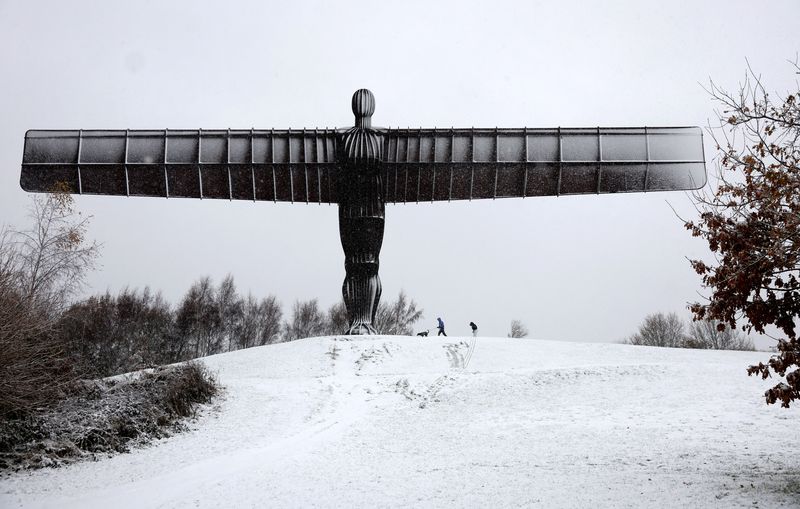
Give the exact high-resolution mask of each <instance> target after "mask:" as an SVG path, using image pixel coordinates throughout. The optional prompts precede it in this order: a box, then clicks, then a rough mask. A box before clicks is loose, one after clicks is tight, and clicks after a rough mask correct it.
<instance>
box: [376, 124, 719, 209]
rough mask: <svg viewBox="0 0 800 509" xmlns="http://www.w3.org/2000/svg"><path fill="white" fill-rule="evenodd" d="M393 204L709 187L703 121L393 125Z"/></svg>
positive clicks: (389, 138) (388, 147)
mask: <svg viewBox="0 0 800 509" xmlns="http://www.w3.org/2000/svg"><path fill="white" fill-rule="evenodd" d="M379 132H382V134H383V141H384V151H383V164H382V167H383V185H384V189H385V192H384V198H385V201H386V202H387V203H408V202H424V201H444V200H448V201H449V200H475V199H482V198H524V197H529V196H552V195H568V194H603V193H630V192H646V191H675V190H689V189H698V188H700V187H703V186H704V185H705V183H706V171H705V163H704V155H703V137H702V131H701V130H700V128H698V127H641V128H635V127H634V128H607V127H597V128H580V129H575V128H559V129H389V130H379Z"/></svg>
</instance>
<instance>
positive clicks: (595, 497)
mask: <svg viewBox="0 0 800 509" xmlns="http://www.w3.org/2000/svg"><path fill="white" fill-rule="evenodd" d="M768 355H769V354H767V353H764V352H720V351H699V350H680V349H659V348H648V347H635V346H627V345H613V344H598V343H586V344H583V343H566V342H554V341H538V340H532V339H507V338H478V339H476V340H474V339H472V338H417V337H414V338H410V337H399V336H380V337H367V338H364V337H338V338H336V337H327V338H310V339H305V340H301V341H296V342H293V343H284V344H279V345H270V346H265V347H260V348H253V349H249V350H241V351H238V352H231V353H227V354H222V355H217V356H213V357H208V358H206V359H205V362H206V364H207V365H208V366H209V367H210V368H211V369H212V370H213V371H215V372H216V373H217V374H218V377H219V379H220V381H221V382H222V384H224V385H225V386H226V387H227V390H226V395H225V398H224V400H222V401H221V402H219V403H218V404H217V405H215V407H214V408H209V409H206V410H205V411H204V412H203V414H202V415H201V416H200V417H199V419H198V420H197V421H195V422H194V423H193V424H192V428H193V429H192V431H190V432H187V433H184V434H181V435H177V436H174V437H171V438H169V439H165V440H161V441H159V442H157V443H155V444H154V445H152V446H149V447H146V448H143V449H139V450H136V451H134V452H133V453H130V454H123V455H119V456H115V457H110V458H104V459H102V460H100V461H96V462H84V463H78V464H75V465H72V466H69V467H66V468H62V469H53V470H40V471H36V472H32V473H23V474H15V475H13V476H11V477H7V478H3V479H1V480H0V507H2V508H12V507H53V508H93V507H96V508H109V507H110V508H114V509H124V508H137V509H138V508H142V507H169V508H172V507H178V508H183V507H409V506H413V507H493V508H494V507H529V506H533V507H536V506H541V507H548V508H551V507H590V506H598V507H689V506H692V507H707V506H711V507H793V506H800V459H798V458H800V455H799V454H798V453H800V433H799V432H798V422H800V411H798V409H797V408H792V409H790V410H786V409H781V408H777V407H774V406H770V407H768V406H766V405H765V403H764V401H763V397H762V394H763V392H764V390H765V388H766V387H767V386H769V385H770V383H771V382H772V381H769V380H768V381H766V382H764V381H761V380H757V379H755V378H752V377H747V376H746V373H745V368H746V366H748V365H749V364H752V363H756V362H758V361H762V360H765V359H766V358H767V357H768ZM773 383H774V382H773Z"/></svg>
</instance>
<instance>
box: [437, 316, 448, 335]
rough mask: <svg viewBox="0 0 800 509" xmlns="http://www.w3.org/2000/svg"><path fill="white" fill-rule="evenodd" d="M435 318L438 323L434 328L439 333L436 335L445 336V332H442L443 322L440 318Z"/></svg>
mask: <svg viewBox="0 0 800 509" xmlns="http://www.w3.org/2000/svg"><path fill="white" fill-rule="evenodd" d="M436 320H437V321H438V322H439V325H437V326H436V328H438V329H439V334H437V336H442V335H444V336H447V334H446V333H445V332H444V322H443V321H442V319H441V318H437V319H436Z"/></svg>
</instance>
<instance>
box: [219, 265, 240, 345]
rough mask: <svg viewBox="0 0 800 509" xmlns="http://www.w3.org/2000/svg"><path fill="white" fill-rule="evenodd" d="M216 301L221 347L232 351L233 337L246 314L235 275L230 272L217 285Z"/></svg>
mask: <svg viewBox="0 0 800 509" xmlns="http://www.w3.org/2000/svg"><path fill="white" fill-rule="evenodd" d="M215 301H216V304H217V309H218V311H217V312H218V313H219V319H220V336H221V337H220V338H219V341H220V343H221V347H222V348H223V349H224V350H226V351H230V350H233V348H234V345H233V339H234V335H235V334H236V332H237V329H238V327H239V324H240V323H241V321H242V319H243V315H244V310H243V309H242V306H243V302H242V299H241V297H239V294H238V293H237V292H236V285H235V284H234V282H233V276H232V275H230V274H228V275H227V276H225V278H224V279H223V280H222V281H221V282H220V284H219V286H218V287H217V291H216V295H215Z"/></svg>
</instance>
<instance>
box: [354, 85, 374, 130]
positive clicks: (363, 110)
mask: <svg viewBox="0 0 800 509" xmlns="http://www.w3.org/2000/svg"><path fill="white" fill-rule="evenodd" d="M352 107H353V115H355V116H356V123H355V126H356V127H366V128H369V127H372V114H373V113H375V96H374V95H373V94H372V92H370V91H369V90H367V89H366V88H362V89H359V90H356V92H355V93H354V94H353V100H352Z"/></svg>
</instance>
